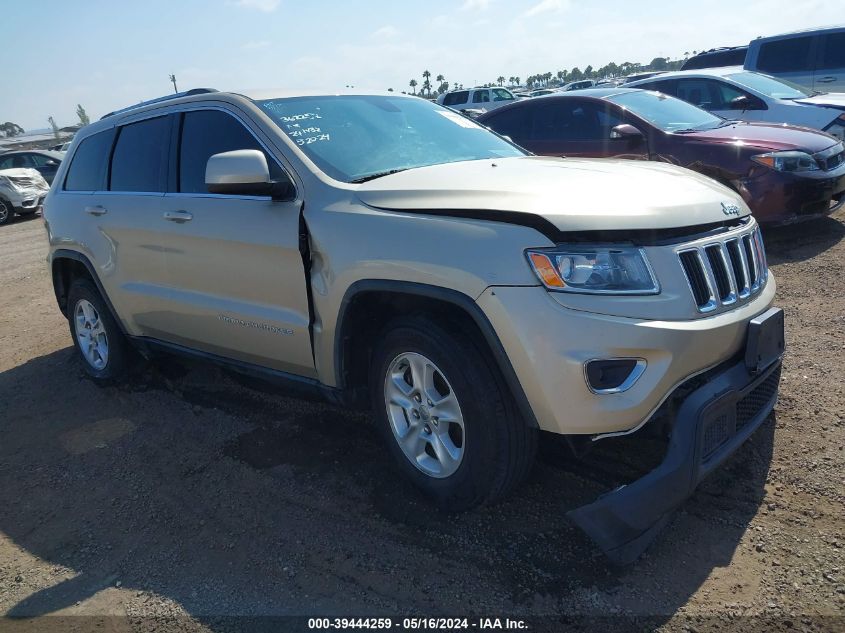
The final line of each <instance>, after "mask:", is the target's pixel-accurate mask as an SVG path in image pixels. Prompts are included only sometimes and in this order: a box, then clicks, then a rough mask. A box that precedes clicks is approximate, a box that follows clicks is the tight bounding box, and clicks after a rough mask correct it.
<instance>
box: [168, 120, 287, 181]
mask: <svg viewBox="0 0 845 633" xmlns="http://www.w3.org/2000/svg"><path fill="white" fill-rule="evenodd" d="M238 149H257V150H259V151H261V152H264V155H265V156H267V166H268V167H269V168H270V179H271V180H275V181H281V180H287V176H286V175H285V173H284V172H283V171H282V168H281V167H279V165H278V163H276V161H275V160H274V159H272V158H271V157H270V156H268V155H267V152H265V151H264V148H263V147H261V144H260V143H259V142H258V141H257V140H256V139H255V137H254V136H253V135H252V134H251V133H250V131H249V130H247V129H246V128H245V127H244V126H243V125H242V124H241V122H240V121H238V120H237V119H235V118H234V117H233V116H231V115H229V114H226V113H225V112H220V111H219V110H201V111H199V112H186V113H185V118H184V121H183V123H182V142H181V145H180V148H179V191H182V192H186V193H208V187H206V184H205V166H206V164H207V163H208V159H209V158H210V157H211V156H212V155H213V154H219V153H221V152H232V151H234V150H238Z"/></svg>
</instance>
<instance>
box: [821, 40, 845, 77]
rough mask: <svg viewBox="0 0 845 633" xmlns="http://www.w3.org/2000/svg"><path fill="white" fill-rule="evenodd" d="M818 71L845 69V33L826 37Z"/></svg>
mask: <svg viewBox="0 0 845 633" xmlns="http://www.w3.org/2000/svg"><path fill="white" fill-rule="evenodd" d="M816 69H817V70H842V69H845V31H843V32H842V33H830V34H828V35H825V36H824V44H823V45H822V54H821V58H820V59H819V65H818V66H817V67H816Z"/></svg>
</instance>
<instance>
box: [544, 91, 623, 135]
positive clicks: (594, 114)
mask: <svg viewBox="0 0 845 633" xmlns="http://www.w3.org/2000/svg"><path fill="white" fill-rule="evenodd" d="M620 123H623V121H622V119H620V118H619V117H618V116H616V114H614V113H613V112H611V111H610V109H609V108H607V107H604V106H602V105H598V104H595V103H590V102H587V101H582V100H580V99H568V98H561V99H557V100H555V102H554V103H549V104H544V105H543V106H542V107H540V108H538V110H537V113H536V114H535V116H534V131H533V137H534V139H535V140H537V141H550V140H560V141H588V140H601V139H606V138H608V137H609V136H610V130H611V129H612V128H613V127H615V126H617V125H619V124H620Z"/></svg>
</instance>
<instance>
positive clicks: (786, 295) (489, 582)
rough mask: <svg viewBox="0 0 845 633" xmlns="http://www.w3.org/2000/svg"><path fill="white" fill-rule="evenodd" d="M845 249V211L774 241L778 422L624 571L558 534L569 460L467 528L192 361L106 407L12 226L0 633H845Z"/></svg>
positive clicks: (4, 357) (4, 276)
mask: <svg viewBox="0 0 845 633" xmlns="http://www.w3.org/2000/svg"><path fill="white" fill-rule="evenodd" d="M843 237H845V214H843V213H841V212H840V213H839V215H838V216H835V217H833V218H829V219H826V220H823V221H819V222H815V223H810V224H804V225H799V226H796V227H791V228H787V229H781V230H771V231H769V232H767V234H766V239H767V242H768V248H769V257H770V263H771V264H772V268H773V270H774V273H775V275H776V276H777V279H778V283H779V289H778V305H780V306H782V307H783V308H784V310H785V311H786V319H787V344H788V354H787V358H786V362H785V367H784V373H783V381H782V386H781V398H780V402H779V404H778V406H777V409H776V411H775V414H774V415H773V416H772V417H771V419H770V420H769V421H768V422H767V423H766V424H765V425H764V426H763V427H762V428H761V429H760V430H759V431H758V432H757V433H756V434H755V435H754V436H753V437H752V438H751V440H750V441H749V442H747V443H746V445H745V446H743V448H742V449H741V450H740V451H739V452H738V453H737V454H736V455H735V456H734V457H733V458H732V459H731V460H730V461H729V462H728V463H727V464H726V465H725V466H724V467H723V468H721V469H720V470H719V471H718V472H717V473H715V474H714V475H713V476H712V477H710V478H709V479H708V480H707V481H705V482H704V483H703V484H702V486H701V487H700V488H699V490H698V491H697V492H696V494H695V495H694V496H693V497H692V498H691V499H690V500H689V501H688V502H687V503H686V504H685V505H684V506H683V508H682V509H681V510H680V511H678V512H677V513H676V515H675V517H674V519H673V521H672V522H671V523H670V524H669V526H668V527H667V528H666V529H665V530H664V532H663V533H662V534H661V536H660V537H659V539H658V540H657V541H656V543H655V544H654V545H653V547H652V548H651V549H650V550H649V551H648V552H647V554H646V555H645V556H644V557H643V558H642V559H641V560H639V561H638V562H637V563H636V564H634V565H632V566H629V567H625V568H617V567H613V566H612V565H610V564H609V563H607V562H606V561H605V559H604V558H603V557H602V556H601V555H600V554H599V553H598V552H597V551H596V550H595V548H594V547H593V546H592V545H591V544H590V542H589V541H588V540H587V538H586V537H584V536H583V535H582V534H581V533H580V532H579V531H578V530H577V529H575V528H574V527H573V526H572V525H571V524H570V523H569V522H568V521H567V520H566V518H565V517H564V512H565V511H566V510H568V509H571V508H573V507H576V506H577V505H579V504H581V503H583V502H585V501H588V500H589V499H590V498H591V495H595V494H596V493H597V492H600V491H601V486H600V482H598V481H597V480H596V479H595V478H593V477H591V475H590V469H589V468H584V467H583V466H582V465H580V464H578V463H575V462H574V461H573V460H572V459H571V458H569V457H568V456H567V455H566V454H565V453H563V452H562V451H560V450H557V449H556V448H553V449H552V450H548V451H546V453H545V454H544V455H543V457H542V459H541V460H540V461H539V463H538V464H537V467H536V468H535V470H534V472H533V474H532V476H531V478H530V480H529V482H528V483H527V484H526V485H525V486H524V487H523V488H522V489H520V491H519V492H518V493H517V494H516V495H514V496H513V498H511V499H509V500H508V501H506V502H504V503H501V504H499V505H496V506H495V507H488V508H483V509H480V510H477V511H473V512H469V513H466V514H462V515H459V516H448V515H443V514H440V513H438V512H437V511H436V510H434V509H432V508H431V507H430V506H429V505H428V504H427V503H426V502H425V500H423V499H421V498H420V497H419V496H418V494H417V493H416V492H415V491H414V490H413V489H410V488H409V487H408V486H407V485H406V484H405V482H404V481H403V480H402V479H401V478H399V477H397V476H396V475H395V473H394V471H393V470H392V469H391V467H390V465H389V463H388V462H387V459H386V455H385V454H384V453H383V451H382V449H381V447H380V445H379V440H378V437H377V433H376V431H375V429H374V428H373V426H372V424H371V422H370V420H369V418H368V417H367V416H365V415H359V414H350V413H349V412H347V411H343V410H340V409H337V408H333V407H330V406H327V405H324V404H320V403H312V402H307V401H304V400H298V399H293V398H288V397H285V396H284V395H279V394H277V393H274V392H272V390H269V389H267V388H262V387H261V386H260V385H253V386H247V384H246V383H245V382H244V380H243V379H241V378H238V377H236V376H233V375H231V374H229V373H226V372H223V371H221V370H220V369H218V368H215V367H211V366H208V365H203V364H199V363H192V362H186V361H184V360H182V359H175V358H161V359H158V360H157V361H156V362H154V363H151V364H149V365H148V366H145V367H144V368H143V369H142V370H141V371H140V375H138V376H137V377H135V378H134V379H133V380H132V381H130V382H127V383H126V384H123V385H121V386H117V387H109V388H98V387H97V386H95V385H94V384H92V383H91V382H90V381H89V380H88V379H87V378H85V377H84V375H83V372H82V369H81V366H80V364H79V362H78V361H77V360H76V359H75V357H74V355H73V353H72V348H71V347H70V337H69V334H68V331H67V324H66V323H65V321H64V320H63V318H62V316H61V315H60V314H59V312H58V309H57V308H56V305H55V300H54V298H53V293H52V288H51V284H50V279H49V275H48V272H47V270H46V267H45V264H44V258H45V255H46V243H45V236H44V230H43V227H42V223H41V220H40V219H38V218H36V219H31V220H18V221H15V222H14V223H12V224H10V225H8V226H3V227H0V305H2V310H0V614H5V615H6V616H16V618H15V619H4V620H0V631H6V630H14V631H44V630H51V625H54V628H55V630H89V629H92V628H95V627H96V628H97V629H98V630H104V631H146V630H150V629H156V630H162V631H171V630H179V631H182V630H184V631H207V630H212V631H223V630H236V629H244V628H255V627H257V626H258V625H259V624H260V623H261V622H271V621H263V620H252V619H249V617H251V616H285V615H290V614H295V615H314V614H317V615H331V616H334V615H337V616H351V615H360V616H374V615H379V614H390V615H394V616H395V615H397V614H405V615H413V616H436V615H458V614H460V615H471V614H477V615H483V616H491V617H494V616H499V617H502V616H505V615H511V616H521V617H529V618H531V617H533V618H534V619H532V620H529V622H530V623H531V625H532V627H533V628H535V629H547V630H562V629H564V628H567V627H583V628H584V630H588V629H590V628H597V625H596V623H597V622H598V623H602V624H601V626H600V627H598V628H605V629H609V628H620V627H622V628H631V629H634V630H648V629H654V628H660V629H662V630H667V631H705V630H714V631H715V630H719V631H724V630H764V629H765V630H772V629H782V630H807V631H819V630H843V629H845V619H843V618H845V557H843V548H845V522H843V516H845V513H843V490H844V489H845V488H843V483H845V481H843V480H845V468H843V464H844V463H845V453H843V439H845V437H844V436H843V435H844V434H843V425H844V424H845V380H843V378H845V370H843V360H845V266H843V261H845V241H843ZM34 616H50V617H46V618H45V617H42V618H37V619H33V618H34ZM71 616H73V617H71ZM86 616H87V617H86ZM541 616H542V617H541ZM584 617H586V618H587V619H583V618H584ZM590 618H606V619H601V620H592V619H590ZM275 622H276V624H279V623H280V622H283V621H275ZM280 626H281V625H279V626H277V627H276V628H274V629H273V630H281V628H280Z"/></svg>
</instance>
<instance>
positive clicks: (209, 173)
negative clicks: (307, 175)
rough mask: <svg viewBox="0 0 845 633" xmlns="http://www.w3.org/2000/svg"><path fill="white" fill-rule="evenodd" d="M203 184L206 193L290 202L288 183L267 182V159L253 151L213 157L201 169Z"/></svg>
mask: <svg viewBox="0 0 845 633" xmlns="http://www.w3.org/2000/svg"><path fill="white" fill-rule="evenodd" d="M205 184H206V187H208V191H209V193H219V194H226V195H237V196H270V197H272V198H273V199H274V200H282V199H285V198H290V196H291V194H292V190H293V186H292V184H291V183H290V182H289V181H285V182H274V181H272V180H270V168H269V167H268V166H267V157H266V156H265V155H264V153H263V152H261V151H259V150H257V149H239V150H235V151H232V152H221V153H220V154H214V155H213V156H211V157H210V158H209V159H208V162H207V163H206V166H205Z"/></svg>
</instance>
